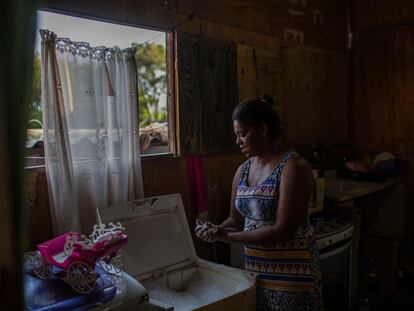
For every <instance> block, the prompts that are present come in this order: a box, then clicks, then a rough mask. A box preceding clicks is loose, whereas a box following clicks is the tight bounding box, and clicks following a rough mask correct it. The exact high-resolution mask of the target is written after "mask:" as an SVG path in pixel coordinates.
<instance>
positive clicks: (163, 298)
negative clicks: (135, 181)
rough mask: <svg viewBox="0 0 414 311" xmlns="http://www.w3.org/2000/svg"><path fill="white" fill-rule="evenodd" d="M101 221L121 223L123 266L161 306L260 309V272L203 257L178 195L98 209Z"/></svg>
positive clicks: (181, 309)
mask: <svg viewBox="0 0 414 311" xmlns="http://www.w3.org/2000/svg"><path fill="white" fill-rule="evenodd" d="M98 213H99V217H100V219H101V221H102V222H104V223H109V222H113V223H115V222H121V223H122V224H123V226H124V227H125V230H126V234H127V235H128V243H127V244H126V245H124V246H123V247H122V248H121V250H120V253H121V255H122V258H123V270H124V271H125V272H127V273H128V274H129V275H131V276H132V277H133V278H134V279H136V280H138V281H139V282H141V284H142V285H143V286H144V287H145V288H146V290H147V291H148V294H149V298H150V300H151V301H153V302H154V303H155V304H158V305H159V306H162V308H161V310H176V311H184V310H200V311H209V310H216V311H219V310H241V311H252V310H255V309H256V280H255V275H253V274H251V273H249V272H247V271H243V270H239V269H235V268H231V267H227V266H224V265H219V264H216V263H213V262H209V261H206V260H203V259H200V258H199V257H198V256H197V255H196V252H195V249H194V244H193V240H192V237H191V233H190V229H189V226H188V223H187V219H186V216H185V212H184V207H183V204H182V201H181V196H180V195H179V194H172V195H165V196H159V197H152V198H147V199H142V200H136V201H131V202H127V203H122V204H116V205H112V206H108V207H105V208H102V209H99V210H98Z"/></svg>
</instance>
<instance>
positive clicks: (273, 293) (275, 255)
mask: <svg viewBox="0 0 414 311" xmlns="http://www.w3.org/2000/svg"><path fill="white" fill-rule="evenodd" d="M296 156H297V153H296V152H294V151H289V152H287V153H286V154H285V155H284V156H283V158H282V160H281V161H280V163H279V164H278V165H277V167H276V168H275V170H274V171H273V172H272V173H271V174H270V175H269V177H268V178H267V179H266V180H265V181H263V182H262V183H260V184H259V185H257V186H255V187H249V185H248V176H249V167H250V160H247V161H246V162H244V164H243V166H242V171H241V176H240V182H239V185H238V188H237V196H236V208H237V210H238V211H239V212H240V213H241V214H242V215H243V217H244V220H245V222H244V231H249V230H255V229H258V228H262V227H266V226H270V225H273V224H274V223H275V221H276V218H277V207H278V202H279V186H280V179H281V175H282V171H283V169H284V167H285V166H286V164H287V163H288V161H289V160H290V159H292V158H293V157H296ZM245 266H246V269H247V270H249V271H253V272H256V273H258V278H257V310H258V311H262V310H266V311H267V310H295V311H299V310H321V309H322V308H323V306H322V304H323V302H322V286H321V276H320V265H319V254H318V251H317V249H316V237H315V233H314V231H313V228H312V226H311V225H310V223H309V215H308V214H306V217H305V219H304V222H303V224H302V225H301V226H300V227H299V229H298V231H297V232H296V233H295V235H294V237H293V239H292V240H291V241H289V242H284V243H277V244H273V245H260V246H246V247H245Z"/></svg>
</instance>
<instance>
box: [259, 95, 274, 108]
mask: <svg viewBox="0 0 414 311" xmlns="http://www.w3.org/2000/svg"><path fill="white" fill-rule="evenodd" d="M259 99H260V100H262V101H264V102H266V103H268V104H269V105H270V106H273V104H274V103H275V101H274V100H273V97H272V96H270V95H268V94H263V96H261V97H259Z"/></svg>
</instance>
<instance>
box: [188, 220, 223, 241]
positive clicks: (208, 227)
mask: <svg viewBox="0 0 414 311" xmlns="http://www.w3.org/2000/svg"><path fill="white" fill-rule="evenodd" d="M195 233H196V235H197V236H198V237H199V238H200V239H202V240H203V241H205V242H209V243H212V242H215V241H217V240H224V239H225V238H226V236H227V231H226V230H225V229H224V228H222V227H220V226H217V225H214V224H212V223H211V222H209V221H207V222H204V221H202V220H200V219H198V218H197V219H196V227H195Z"/></svg>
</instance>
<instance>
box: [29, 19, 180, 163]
mask: <svg viewBox="0 0 414 311" xmlns="http://www.w3.org/2000/svg"><path fill="white" fill-rule="evenodd" d="M39 29H49V30H51V31H53V32H55V33H56V34H57V35H58V36H59V37H67V38H70V39H71V40H72V41H85V42H88V43H89V44H90V45H91V46H108V47H120V48H127V47H131V46H133V47H135V48H136V54H135V55H136V64H137V72H138V86H137V87H138V98H139V102H138V107H137V109H138V110H139V121H140V124H139V128H140V129H139V133H140V135H139V137H140V146H141V154H142V155H150V154H160V153H174V152H175V142H174V137H175V135H174V132H175V131H174V124H173V120H174V118H173V116H172V114H173V107H174V105H173V102H172V101H173V98H174V97H173V95H172V94H173V92H172V89H173V87H172V85H173V83H172V77H173V75H172V74H170V72H171V70H172V66H171V64H172V61H171V60H172V53H170V52H171V51H172V46H171V42H172V40H171V33H168V32H163V31H154V30H148V29H143V28H136V27H129V26H123V25H118V24H112V23H106V22H98V21H94V20H89V19H84V18H77V17H71V16H66V15H61V14H55V13H49V12H43V11H39V12H38V29H37V30H39ZM40 46H41V39H40V35H39V32H38V31H37V36H36V45H35V51H34V71H33V72H34V79H33V94H32V100H31V104H30V107H29V108H30V113H29V119H28V123H27V141H26V147H27V148H28V160H29V162H28V163H27V165H28V166H36V165H41V164H42V157H43V148H42V146H43V131H42V126H43V124H42V105H41V94H40V92H41V56H40V53H41V51H40V49H41V48H40Z"/></svg>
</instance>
